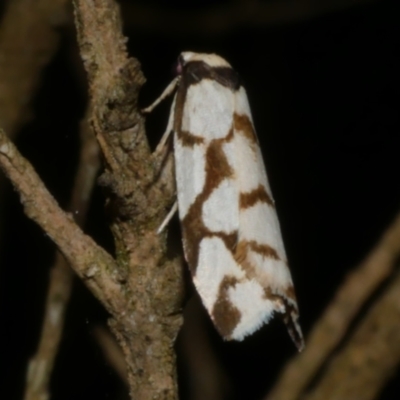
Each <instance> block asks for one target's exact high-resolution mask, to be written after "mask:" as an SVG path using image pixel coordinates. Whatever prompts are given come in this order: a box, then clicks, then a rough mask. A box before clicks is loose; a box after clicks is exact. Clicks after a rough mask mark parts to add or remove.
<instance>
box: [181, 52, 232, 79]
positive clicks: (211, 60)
mask: <svg viewBox="0 0 400 400" xmlns="http://www.w3.org/2000/svg"><path fill="white" fill-rule="evenodd" d="M191 62H203V63H204V64H206V65H208V66H209V67H210V68H216V67H217V68H218V67H228V68H231V65H230V64H229V63H228V61H226V60H225V59H223V58H222V57H220V56H218V55H217V54H205V53H193V52H192V51H184V52H182V53H181V54H180V55H179V57H178V63H177V66H176V72H177V74H178V75H180V74H181V73H182V71H183V69H184V67H185V66H186V65H187V64H189V63H191Z"/></svg>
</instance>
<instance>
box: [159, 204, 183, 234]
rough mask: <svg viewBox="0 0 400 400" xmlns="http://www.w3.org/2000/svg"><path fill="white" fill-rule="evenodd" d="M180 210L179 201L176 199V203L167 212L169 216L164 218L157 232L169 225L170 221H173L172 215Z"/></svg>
mask: <svg viewBox="0 0 400 400" xmlns="http://www.w3.org/2000/svg"><path fill="white" fill-rule="evenodd" d="M177 210H178V201H175V203H174V205H173V206H172V208H171V210H170V211H169V213H168V214H167V216H166V217H165V218H164V221H163V222H162V223H161V225H160V226H159V227H158V229H157V234H160V233H161V232H162V231H163V230H164V229H165V227H166V226H167V225H168V223H169V221H171V219H172V217H173V216H174V214H175V213H176V211H177Z"/></svg>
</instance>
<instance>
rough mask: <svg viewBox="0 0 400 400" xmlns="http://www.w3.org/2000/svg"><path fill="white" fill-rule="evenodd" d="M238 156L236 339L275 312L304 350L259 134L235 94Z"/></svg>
mask: <svg viewBox="0 0 400 400" xmlns="http://www.w3.org/2000/svg"><path fill="white" fill-rule="evenodd" d="M233 143H234V149H235V152H234V156H235V165H236V173H237V179H238V182H239V187H240V193H239V234H238V245H237V248H236V260H237V261H238V263H239V264H240V266H241V267H242V268H243V270H244V271H245V274H246V278H245V282H243V283H242V284H240V285H237V286H235V287H233V288H231V289H230V293H229V297H230V299H231V301H232V302H233V303H234V305H235V306H236V307H237V308H238V309H239V310H240V313H241V316H242V317H241V319H240V322H239V323H238V324H237V326H236V327H235V329H234V331H233V333H232V338H233V339H237V340H241V339H242V338H243V337H245V336H247V335H249V334H251V333H252V332H254V331H255V330H257V329H258V328H259V327H260V326H261V325H263V324H265V323H267V322H268V321H269V319H270V318H271V317H272V316H273V314H274V313H275V312H278V313H281V314H283V315H284V319H285V322H286V323H287V324H288V328H289V333H290V334H291V336H292V338H293V340H294V341H295V343H296V345H297V346H298V347H299V348H302V346H303V338H302V333H301V329H300V326H299V324H298V309H297V302H296V298H295V294H294V289H293V283H292V278H291V275H290V271H289V268H288V264H287V258H286V253H285V248H284V245H283V241H282V235H281V230H280V226H279V221H278V217H277V214H276V210H275V206H274V201H273V198H272V193H271V188H270V185H269V183H268V178H267V174H266V170H265V166H264V162H263V158H262V154H261V150H260V146H259V144H258V140H257V137H256V133H255V130H254V125H253V121H252V117H251V111H250V107H249V104H248V100H247V95H246V92H245V90H244V88H243V87H241V88H240V90H238V91H237V92H236V96H235V115H234V141H233Z"/></svg>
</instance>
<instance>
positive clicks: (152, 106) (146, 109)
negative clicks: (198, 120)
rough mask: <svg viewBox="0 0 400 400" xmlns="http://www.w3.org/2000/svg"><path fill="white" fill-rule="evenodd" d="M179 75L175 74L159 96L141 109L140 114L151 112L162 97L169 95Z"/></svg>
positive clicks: (176, 83) (177, 81)
mask: <svg viewBox="0 0 400 400" xmlns="http://www.w3.org/2000/svg"><path fill="white" fill-rule="evenodd" d="M180 78H181V77H180V76H177V77H176V78H175V79H174V80H173V81H172V82H171V83H170V84H169V85H168V86H167V87H166V88H165V90H164V91H163V92H162V93H161V96H160V97H158V98H157V99H156V100H155V101H154V102H153V103H152V104H150V105H149V106H148V107H146V108H143V109H142V114H149V113H151V112H152V111H153V110H154V109H155V108H156V107H157V106H158V105H159V104H160V103H161V102H162V101H163V100H164V99H166V98H167V97H168V96H170V95H171V94H172V93H173V92H174V90H175V88H176V86H177V85H178V83H179V80H180Z"/></svg>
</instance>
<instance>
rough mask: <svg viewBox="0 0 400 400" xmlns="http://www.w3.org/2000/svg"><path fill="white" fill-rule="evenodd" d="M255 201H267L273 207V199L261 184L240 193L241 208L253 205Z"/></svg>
mask: <svg viewBox="0 0 400 400" xmlns="http://www.w3.org/2000/svg"><path fill="white" fill-rule="evenodd" d="M256 203H267V204H268V205H269V206H271V207H274V201H273V200H272V199H271V197H270V195H269V194H268V193H267V190H266V189H265V187H264V186H263V185H261V184H260V185H258V187H257V188H256V189H253V190H251V191H250V192H246V193H240V198H239V206H240V208H241V209H246V208H250V207H253V206H254V205H255V204H256Z"/></svg>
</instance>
